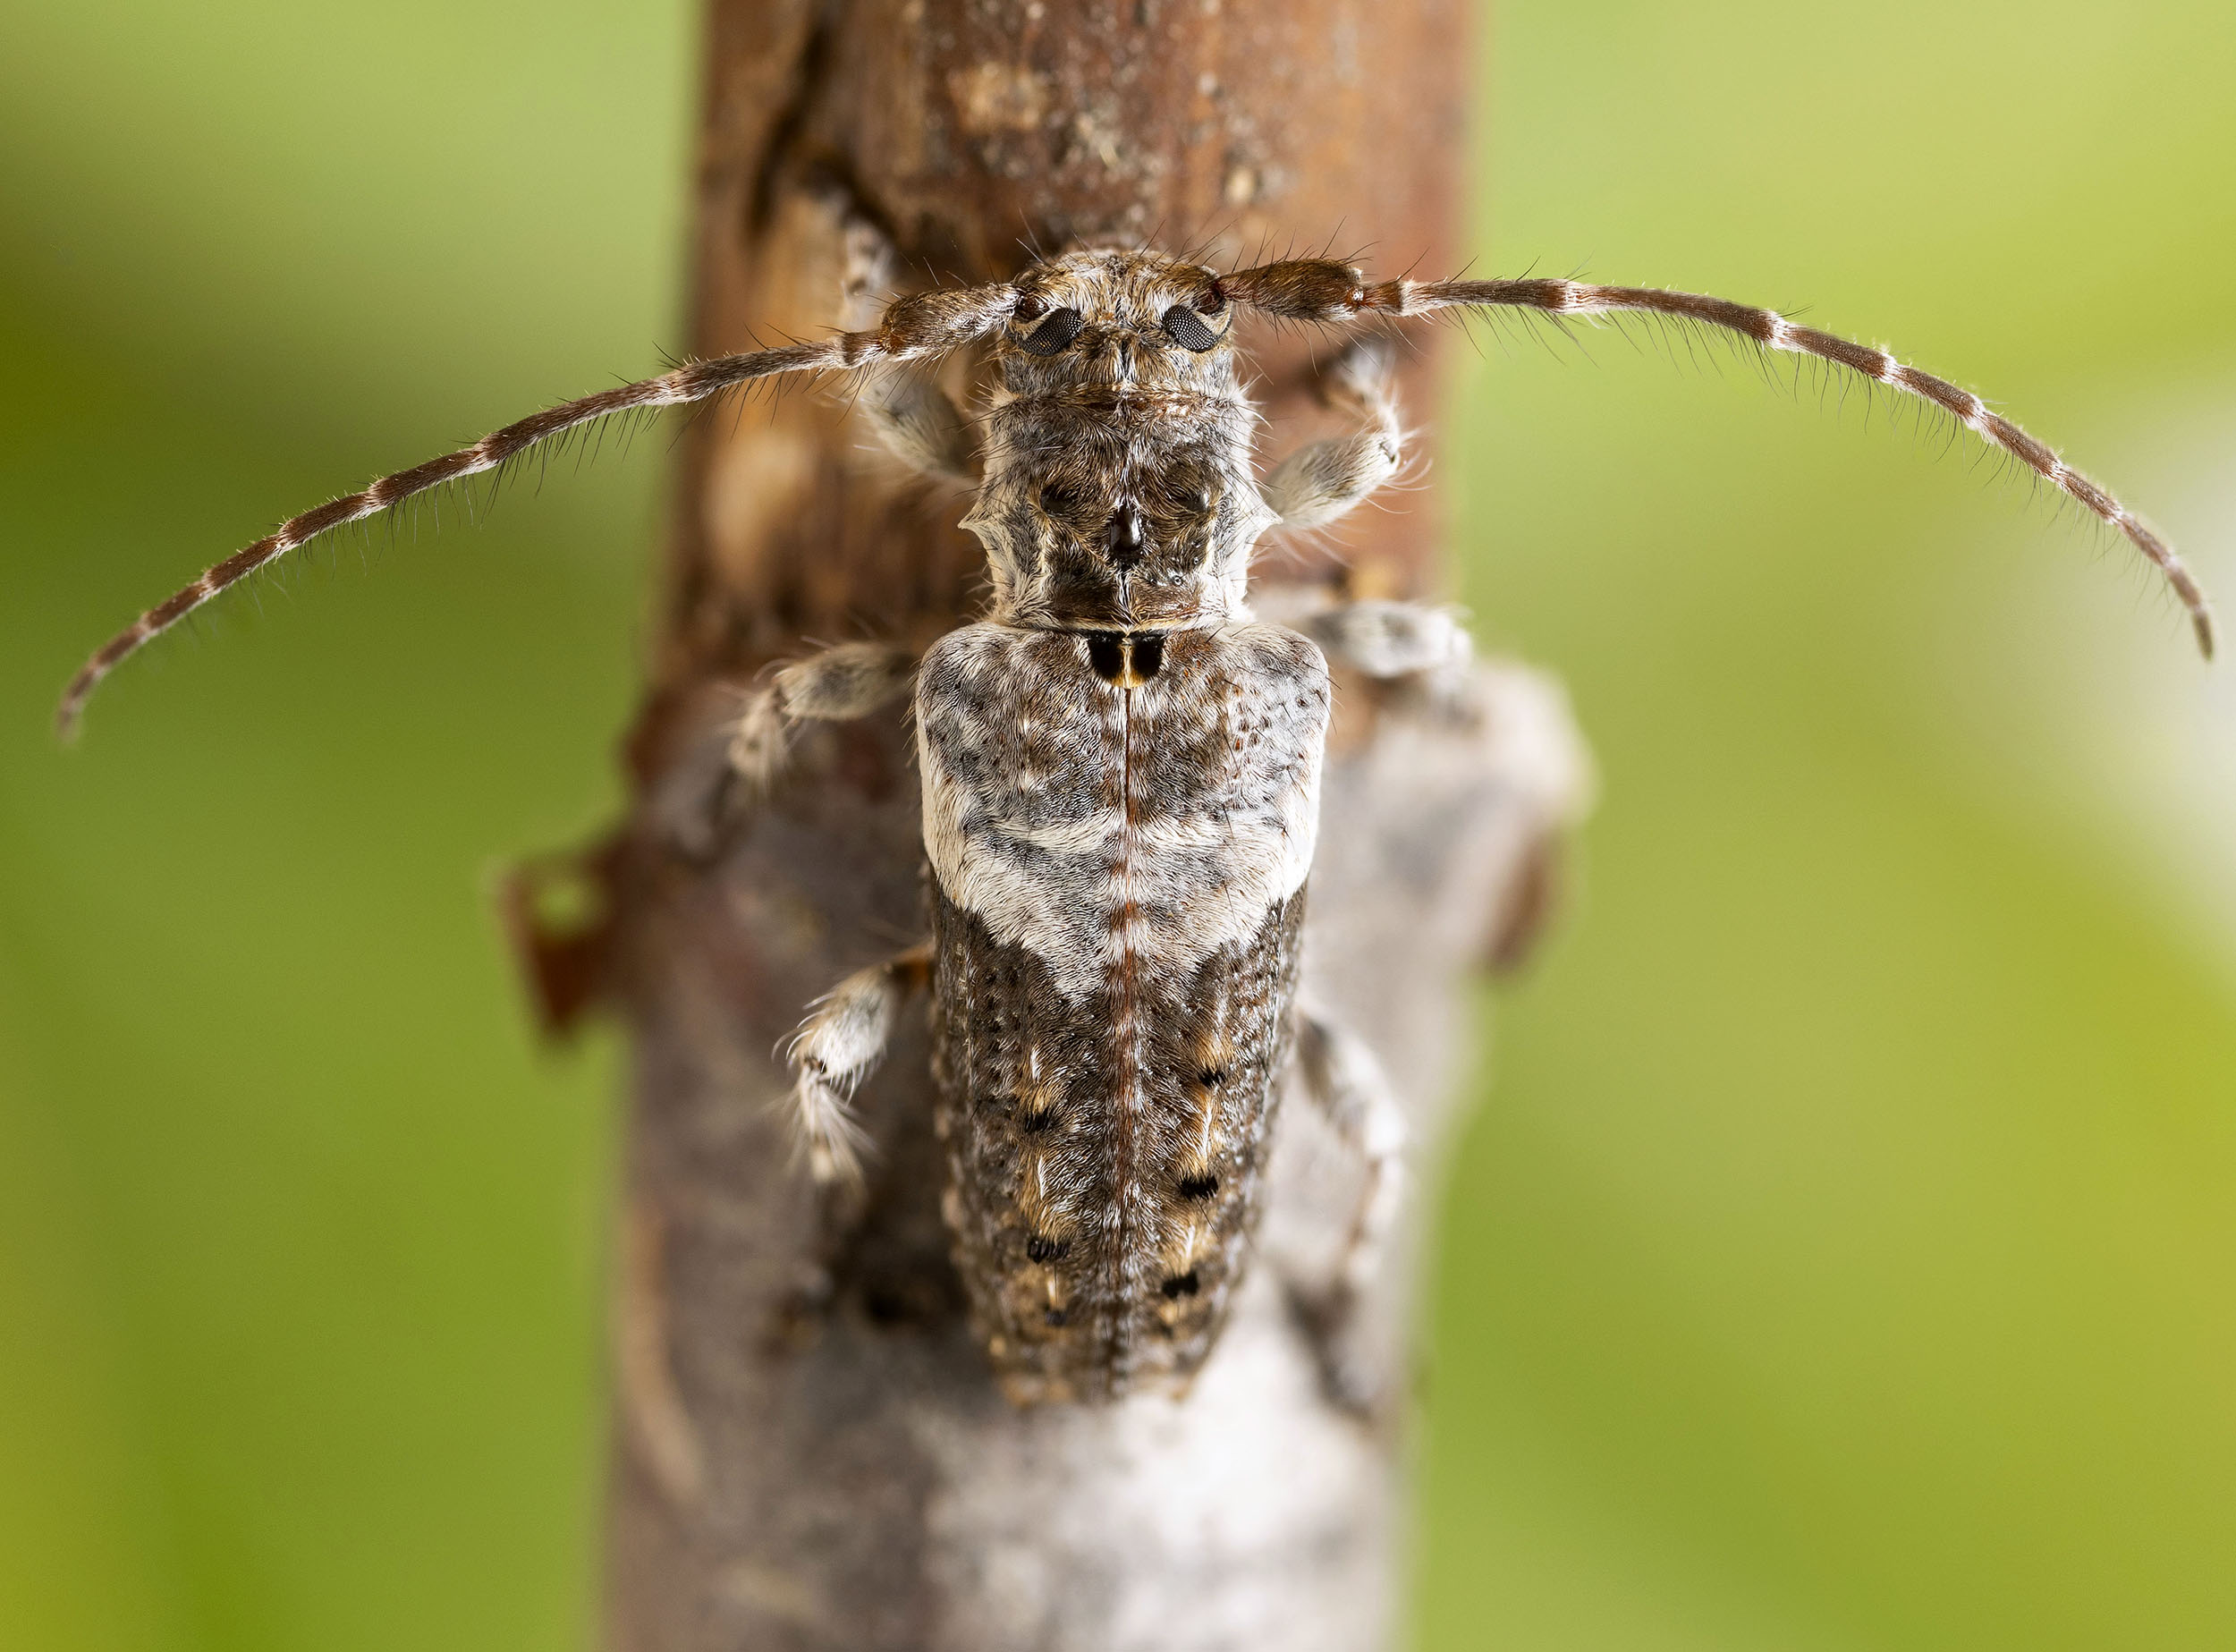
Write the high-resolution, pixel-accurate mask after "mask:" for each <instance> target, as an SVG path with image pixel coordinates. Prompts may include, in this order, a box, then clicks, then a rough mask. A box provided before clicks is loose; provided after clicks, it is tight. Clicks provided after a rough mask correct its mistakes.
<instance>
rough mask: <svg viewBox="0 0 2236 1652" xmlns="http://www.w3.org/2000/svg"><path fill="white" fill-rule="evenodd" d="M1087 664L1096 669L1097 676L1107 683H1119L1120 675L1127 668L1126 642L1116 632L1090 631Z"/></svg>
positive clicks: (1088, 634)
mask: <svg viewBox="0 0 2236 1652" xmlns="http://www.w3.org/2000/svg"><path fill="white" fill-rule="evenodd" d="M1087 663H1088V665H1092V666H1093V667H1094V668H1095V674H1096V675H1097V676H1098V677H1100V678H1101V679H1102V680H1103V681H1104V682H1117V681H1118V674H1119V673H1121V672H1122V671H1124V670H1125V668H1126V645H1125V642H1124V640H1122V639H1121V638H1120V636H1119V635H1118V633H1117V632H1116V631H1088V633H1087Z"/></svg>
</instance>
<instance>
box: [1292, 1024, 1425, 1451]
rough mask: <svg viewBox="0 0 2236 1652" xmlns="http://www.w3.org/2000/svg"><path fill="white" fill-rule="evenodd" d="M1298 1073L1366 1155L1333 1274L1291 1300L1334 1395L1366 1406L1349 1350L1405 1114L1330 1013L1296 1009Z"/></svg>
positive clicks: (1400, 1156)
mask: <svg viewBox="0 0 2236 1652" xmlns="http://www.w3.org/2000/svg"><path fill="white" fill-rule="evenodd" d="M1297 1073H1298V1077H1299V1078H1300V1079H1301V1080H1303V1083H1304V1092H1305V1094H1306V1096H1307V1097H1309V1098H1310V1099H1311V1101H1312V1102H1313V1104H1314V1105H1315V1106H1317V1107H1318V1109H1319V1111H1320V1113H1321V1114H1322V1116H1323V1117H1325V1118H1326V1120H1327V1122H1328V1123H1330V1124H1332V1125H1334V1128H1335V1133H1336V1134H1337V1135H1338V1136H1339V1137H1341V1138H1342V1140H1343V1143H1344V1145H1345V1146H1347V1147H1349V1148H1351V1150H1352V1151H1353V1152H1354V1153H1356V1154H1357V1155H1358V1156H1359V1159H1360V1160H1361V1162H1362V1164H1363V1165H1364V1168H1365V1172H1366V1177H1365V1181H1364V1182H1363V1184H1362V1185H1361V1187H1360V1188H1359V1202H1358V1204H1357V1205H1356V1206H1355V1207H1353V1209H1352V1212H1351V1224H1350V1227H1349V1229H1348V1231H1347V1232H1346V1233H1345V1234H1344V1238H1343V1248H1342V1254H1341V1257H1340V1259H1339V1260H1338V1262H1337V1264H1336V1267H1335V1272H1334V1276H1333V1277H1332V1278H1330V1279H1328V1280H1326V1281H1325V1282H1321V1283H1317V1284H1313V1285H1309V1286H1308V1285H1304V1284H1301V1283H1292V1286H1291V1291H1290V1297H1291V1304H1292V1309H1294V1311H1295V1312H1296V1314H1297V1317H1298V1318H1299V1319H1300V1321H1301V1322H1302V1324H1303V1325H1304V1326H1305V1328H1306V1330H1307V1332H1308V1334H1309V1335H1310V1336H1311V1338H1312V1342H1313V1346H1314V1350H1315V1351H1316V1352H1317V1355H1318V1358H1319V1361H1320V1369H1321V1375H1322V1377H1323V1379H1324V1380H1325V1382H1326V1385H1327V1388H1328V1391H1329V1394H1331V1396H1332V1397H1334V1399H1335V1400H1337V1401H1338V1402H1341V1403H1342V1404H1344V1405H1347V1406H1349V1407H1351V1409H1354V1410H1359V1411H1364V1410H1367V1409H1368V1408H1369V1406H1370V1405H1371V1403H1372V1401H1373V1398H1374V1394H1373V1389H1374V1386H1375V1385H1374V1383H1373V1381H1372V1379H1371V1378H1370V1377H1368V1374H1367V1373H1366V1372H1364V1371H1363V1370H1361V1369H1360V1368H1359V1362H1358V1361H1357V1360H1356V1359H1354V1358H1353V1357H1352V1356H1351V1354H1350V1353H1349V1352H1348V1351H1347V1348H1348V1344H1349V1343H1350V1341H1351V1338H1350V1336H1349V1330H1350V1326H1351V1320H1352V1317H1353V1316H1354V1315H1355V1314H1356V1312H1357V1311H1358V1307H1359V1302H1360V1301H1361V1300H1363V1299H1364V1298H1365V1297H1366V1296H1367V1294H1368V1292H1369V1291H1370V1290H1371V1289H1372V1288H1373V1285H1374V1282H1375V1275H1376V1266H1377V1263H1378V1261H1379V1258H1380V1253H1381V1250H1382V1246H1383V1241H1385V1239H1386V1238H1387V1237H1388V1234H1389V1232H1390V1229H1391V1227H1392V1225H1393V1224H1394V1222H1395V1221H1396V1219H1397V1213H1398V1205H1399V1201H1400V1199H1402V1197H1403V1196H1404V1191H1405V1138H1406V1129H1405V1114H1404V1111H1403V1109H1402V1108H1401V1107H1400V1106H1399V1105H1398V1101H1397V1097H1396V1096H1395V1095H1394V1094H1393V1092H1392V1091H1391V1089H1390V1084H1389V1080H1388V1079H1387V1078H1386V1077H1385V1076H1384V1074H1383V1072H1382V1063H1379V1062H1377V1061H1376V1059H1375V1057H1374V1052H1373V1051H1371V1050H1369V1049H1368V1047H1367V1046H1366V1044H1365V1043H1364V1042H1363V1041H1362V1040H1361V1039H1359V1038H1357V1037H1356V1036H1354V1035H1353V1034H1351V1033H1350V1032H1347V1031H1345V1030H1344V1029H1342V1028H1341V1027H1339V1026H1337V1025H1336V1024H1335V1023H1334V1022H1333V1021H1329V1020H1327V1019H1326V1018H1325V1017H1323V1016H1321V1015H1318V1014H1316V1013H1314V1012H1311V1011H1309V1010H1299V1011H1298V1012H1297Z"/></svg>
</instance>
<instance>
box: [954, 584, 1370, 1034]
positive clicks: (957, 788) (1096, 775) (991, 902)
mask: <svg viewBox="0 0 2236 1652" xmlns="http://www.w3.org/2000/svg"><path fill="white" fill-rule="evenodd" d="M1045 636H1046V633H1034V632H1030V631H1017V630H1012V629H1011V628H1009V627H1005V626H997V625H992V624H981V625H974V626H969V627H965V628H964V629H963V630H961V631H955V632H953V633H951V634H950V635H949V636H948V637H946V638H944V639H943V640H942V641H941V642H940V644H939V645H938V647H937V648H936V649H935V657H934V658H932V659H929V660H927V668H926V671H925V673H924V675H923V678H922V679H921V682H922V684H923V686H922V689H921V690H920V699H919V715H918V723H917V727H918V742H917V743H918V755H919V762H920V764H921V767H922V771H923V775H924V837H925V844H926V847H927V850H928V851H929V854H930V859H931V863H932V870H933V873H934V875H935V876H936V877H937V878H938V880H939V885H940V888H941V890H942V891H943V892H944V894H946V896H947V898H948V899H949V900H950V901H952V902H954V903H955V904H956V905H957V906H959V907H961V908H962V909H963V910H965V911H970V912H973V913H975V914H977V915H978V918H979V919H982V920H983V921H984V922H985V923H986V925H987V928H988V929H990V930H991V931H992V932H993V934H994V935H995V937H996V938H997V939H999V940H1001V941H1003V942H1004V943H1007V944H1009V945H1016V946H1021V947H1023V948H1025V949H1026V950H1027V951H1029V952H1030V953H1033V954H1034V955H1035V956H1037V957H1038V958H1039V959H1041V961H1042V962H1045V963H1046V965H1047V966H1048V969H1049V972H1050V973H1051V975H1052V976H1054V982H1055V986H1056V989H1057V990H1058V991H1059V992H1061V993H1063V995H1064V996H1066V997H1067V998H1070V999H1073V1000H1078V999H1083V998H1086V997H1088V996H1091V995H1094V994H1096V993H1098V992H1101V991H1103V990H1105V987H1106V985H1107V983H1108V980H1109V974H1110V970H1111V967H1112V966H1113V964H1114V963H1115V962H1119V961H1121V960H1122V958H1123V957H1125V956H1127V955H1131V956H1133V957H1136V958H1153V959H1155V960H1156V968H1157V970H1159V971H1160V972H1161V973H1165V972H1169V973H1179V974H1185V973H1186V972H1188V971H1190V970H1194V969H1195V968H1196V967H1198V965H1199V964H1201V963H1202V962H1203V961H1204V960H1205V959H1207V958H1208V957H1210V956H1211V955H1212V954H1213V953H1215V952H1217V951H1219V950H1220V949H1221V948H1222V947H1225V946H1231V945H1236V944H1238V943H1240V942H1242V941H1244V940H1247V939H1248V938H1249V936H1253V935H1255V934H1257V933H1258V930H1259V928H1262V927H1263V926H1264V924H1265V921H1266V914H1267V913H1268V912H1269V911H1273V910H1274V909H1275V907H1277V906H1279V905H1280V904H1281V903H1282V902H1284V901H1286V900H1288V899H1289V897H1290V896H1292V895H1293V894H1296V892H1297V891H1298V890H1299V889H1300V888H1301V887H1302V886H1303V884H1304V880H1305V876H1306V874H1307V873H1308V872H1309V870H1310V869H1311V865H1312V851H1313V845H1314V843H1315V840H1316V838H1317V834H1318V827H1319V768H1320V742H1321V740H1322V737H1323V734H1324V733H1325V727H1326V711H1327V701H1326V678H1325V668H1324V667H1323V666H1322V665H1321V664H1320V662H1319V660H1318V658H1317V654H1316V653H1313V652H1311V651H1309V648H1305V651H1304V652H1302V653H1300V647H1302V646H1303V645H1301V640H1300V639H1297V638H1295V637H1294V636H1293V635H1292V634H1291V633H1288V632H1285V631H1279V630H1277V628H1275V627H1272V626H1261V625H1258V624H1255V623H1251V624H1244V625H1235V626H1230V627H1226V628H1224V629H1223V630H1222V631H1219V632H1218V633H1217V639H1218V643H1219V653H1218V665H1217V667H1216V670H1215V673H1207V671H1198V672H1196V673H1191V674H1188V676H1187V677H1186V679H1185V680H1183V681H1178V682H1176V681H1174V680H1173V678H1174V675H1175V674H1176V671H1177V668H1176V667H1170V666H1168V668H1167V670H1166V672H1165V674H1163V675H1160V676H1159V677H1157V678H1155V679H1152V680H1151V681H1150V682H1148V683H1146V684H1145V685H1144V686H1143V687H1141V688H1139V689H1135V690H1131V694H1132V696H1133V714H1132V715H1133V716H1136V717H1137V718H1139V719H1141V720H1143V721H1145V722H1159V723H1163V724H1173V723H1176V722H1182V721H1185V722H1186V724H1188V727H1189V732H1191V733H1198V734H1201V733H1204V732H1205V731H1206V730H1207V729H1208V728H1210V727H1213V726H1216V725H1218V724H1220V723H1221V721H1222V720H1223V719H1231V716H1232V706H1233V705H1235V704H1240V705H1242V706H1245V707H1249V708H1250V710H1251V714H1252V716H1253V717H1254V718H1255V721H1253V722H1252V723H1251V724H1249V727H1248V728H1247V730H1246V731H1244V733H1242V734H1241V735H1240V736H1239V738H1245V739H1247V740H1248V741H1249V742H1250V743H1249V750H1248V751H1247V752H1237V753H1235V754H1234V757H1233V758H1232V760H1231V761H1230V762H1229V764H1228V767H1227V772H1226V773H1225V774H1224V775H1223V776H1221V777H1219V779H1218V780H1217V781H1216V782H1215V784H1209V785H1205V786H1201V787H1199V788H1197V789H1195V790H1194V792H1192V794H1190V795H1187V796H1185V797H1184V798H1182V797H1178V796H1164V797H1147V798H1145V797H1143V796H1142V795H1141V794H1140V792H1139V784H1146V783H1139V782H1137V789H1136V792H1135V793H1134V794H1133V795H1132V796H1131V798H1129V799H1128V801H1127V802H1125V803H1122V804H1114V803H1113V802H1111V801H1109V792H1108V789H1107V787H1108V780H1109V775H1110V774H1111V772H1112V771H1113V769H1114V768H1115V767H1118V763H1117V759H1116V751H1117V750H1118V749H1119V748H1121V747H1122V743H1123V741H1124V739H1125V735H1124V732H1123V728H1122V724H1120V722H1119V718H1120V717H1122V716H1123V715H1124V713H1123V711H1122V709H1121V708H1120V707H1119V705H1118V696H1117V695H1116V693H1115V692H1114V690H1109V689H1108V688H1107V687H1106V686H1105V685H1104V684H1102V683H1101V682H1098V681H1097V680H1096V679H1095V678H1094V677H1093V675H1092V674H1091V673H1088V671H1087V670H1086V668H1085V667H1084V666H1081V667H1080V668H1079V670H1078V673H1077V675H1078V678H1079V682H1078V683H1077V685H1076V686H1077V688H1078V690H1079V698H1078V699H1070V700H1066V701H1063V702H1062V707H1061V711H1060V712H1059V714H1058V715H1057V716H1054V717H1050V718H1048V719H1047V722H1048V727H1047V728H1046V730H1045V731H1044V732H1045V733H1046V734H1048V735H1052V736H1053V737H1054V740H1055V741H1056V749H1057V750H1059V751H1060V752H1062V753H1063V757H1064V758H1065V759H1066V761H1065V763H1064V765H1063V767H1065V768H1066V769H1068V771H1069V772H1063V773H1057V774H1051V775H1038V776H1036V784H1033V785H1032V786H1031V787H1029V788H1028V787H1023V786H1021V785H1020V784H1018V780H1017V777H1016V776H1017V771H1016V770H1015V769H1011V770H1009V771H1007V772H1004V769H1003V768H1002V767H1001V766H998V765H981V766H977V767H978V771H979V776H980V777H979V778H978V781H977V782H976V783H975V784H973V783H971V782H970V781H967V780H965V779H964V778H963V776H962V775H961V774H960V773H959V772H958V771H959V769H960V768H961V767H964V766H965V764H966V760H967V759H970V758H974V757H976V756H978V754H980V753H983V752H984V751H986V750H987V748H988V746H989V745H990V744H991V743H992V740H991V733H992V732H991V731H989V730H987V729H986V728H984V727H982V726H980V725H979V724H978V720H977V716H976V714H974V713H973V712H972V711H971V710H970V708H969V707H966V706H965V705H964V704H963V703H962V702H961V700H960V699H954V698H952V697H950V696H948V695H946V694H944V693H943V692H942V690H940V689H939V688H938V687H937V686H936V684H938V683H939V682H941V681H942V673H943V667H944V668H947V669H959V670H960V671H961V673H963V674H965V675H966V676H967V677H970V678H973V679H977V680H979V681H982V682H985V681H989V680H990V681H992V682H999V681H1001V680H1002V679H1003V678H1004V677H1005V676H1006V675H1007V674H1009V673H1010V672H1012V671H1013V670H1021V669H1023V666H1022V662H1021V660H1019V659H1018V656H1019V655H1020V654H1021V652H1022V651H1023V650H1024V649H1026V648H1029V647H1032V646H1033V645H1034V644H1035V643H1037V642H1039V641H1042V640H1045ZM1268 645H1270V646H1268ZM1308 660H1309V664H1306V663H1304V662H1306V661H1308ZM1038 668H1039V669H1046V661H1045V660H1043V661H1041V662H1040V665H1039V666H1038ZM1065 686H1067V687H1071V686H1073V685H1070V684H1067V685H1065ZM1258 690H1262V691H1258ZM1298 690H1303V691H1301V692H1300V691H1298ZM1215 693H1224V694H1226V695H1228V696H1230V697H1232V698H1230V699H1224V700H1214V699H1212V698H1210V697H1211V696H1212V695H1213V694H1215ZM1090 695H1091V696H1092V697H1093V698H1092V699H1088V696H1090ZM1002 699H1003V697H1002V696H1001V695H999V694H992V695H989V696H988V697H987V703H989V704H1000V703H1001V702H1002ZM1066 714H1068V715H1066ZM1045 715H1046V707H1045V706H1044V716H1045ZM1164 743H1165V741H1162V740H1160V741H1159V744H1160V745H1162V744H1164ZM1129 815H1131V816H1132V817H1133V818H1131V821H1130V820H1129V818H1128V817H1129Z"/></svg>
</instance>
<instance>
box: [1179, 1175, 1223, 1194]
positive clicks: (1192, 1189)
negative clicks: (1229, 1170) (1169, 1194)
mask: <svg viewBox="0 0 2236 1652" xmlns="http://www.w3.org/2000/svg"><path fill="white" fill-rule="evenodd" d="M1218 1190H1219V1178H1218V1177H1216V1176H1182V1178H1181V1179H1180V1196H1181V1197H1182V1199H1209V1198H1210V1197H1211V1196H1212V1195H1213V1194H1214V1193H1216V1192H1217V1191H1218Z"/></svg>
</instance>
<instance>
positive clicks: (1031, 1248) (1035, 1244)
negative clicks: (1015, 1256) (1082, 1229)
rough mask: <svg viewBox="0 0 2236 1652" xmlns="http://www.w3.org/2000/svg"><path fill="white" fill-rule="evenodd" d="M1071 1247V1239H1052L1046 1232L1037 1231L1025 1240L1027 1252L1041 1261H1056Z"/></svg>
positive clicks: (1035, 1259)
mask: <svg viewBox="0 0 2236 1652" xmlns="http://www.w3.org/2000/svg"><path fill="white" fill-rule="evenodd" d="M1067 1250H1071V1241H1068V1240H1063V1239H1051V1238H1049V1237H1048V1236H1047V1235H1046V1233H1035V1234H1034V1235H1033V1236H1032V1237H1031V1238H1030V1239H1028V1240H1027V1241H1025V1254H1026V1255H1027V1256H1029V1257H1030V1258H1032V1259H1033V1260H1034V1261H1036V1262H1041V1263H1047V1262H1053V1261H1054V1260H1055V1259H1056V1258H1058V1257H1060V1256H1062V1255H1063V1253H1064V1252H1065V1251H1067Z"/></svg>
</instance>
